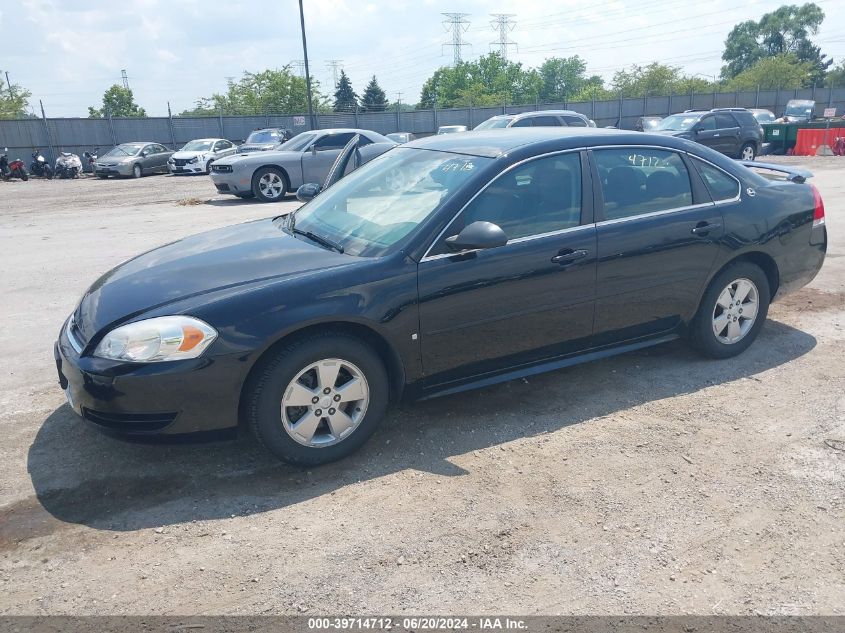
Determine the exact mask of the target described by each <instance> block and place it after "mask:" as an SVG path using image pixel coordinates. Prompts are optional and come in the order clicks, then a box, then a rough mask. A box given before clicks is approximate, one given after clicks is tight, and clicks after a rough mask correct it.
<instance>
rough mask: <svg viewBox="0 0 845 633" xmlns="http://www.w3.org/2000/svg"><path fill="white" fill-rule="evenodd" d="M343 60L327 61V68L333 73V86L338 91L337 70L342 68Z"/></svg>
mask: <svg viewBox="0 0 845 633" xmlns="http://www.w3.org/2000/svg"><path fill="white" fill-rule="evenodd" d="M342 65H343V60H342V59H327V60H326V66H328V67H329V68H330V69H331V71H332V85H333V86H334V89H335V90H337V69H338V67H342Z"/></svg>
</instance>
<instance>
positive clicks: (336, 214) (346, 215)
mask: <svg viewBox="0 0 845 633" xmlns="http://www.w3.org/2000/svg"><path fill="white" fill-rule="evenodd" d="M491 161H492V159H490V158H480V157H477V156H464V155H460V154H452V153H448V152H433V151H428V150H419V149H412V148H411V149H409V148H402V147H397V148H396V149H392V150H390V151H389V152H386V153H385V154H382V155H381V156H379V157H378V158H376V159H374V160H372V161H370V162H369V163H367V164H366V165H364V166H362V167H360V168H359V169H356V170H355V171H353V172H352V173H351V174H349V175H348V176H345V177H344V178H342V179H341V180H340V181H338V182H337V184H335V185H334V186H332V187H331V188H329V189H327V190H326V191H325V192H324V193H322V194H320V195H319V196H317V197H316V198H315V199H314V200H313V201H311V202H309V203H308V204H307V205H305V206H304V207H302V208H301V209H300V210H299V211H297V212H296V214H295V215H294V216H293V222H294V226H295V228H296V231H297V232H299V231H300V230H301V231H308V232H311V233H314V234H315V235H319V236H321V237H324V238H327V239H329V240H331V241H333V242H336V243H337V244H339V245H341V246H342V247H343V250H344V252H345V253H349V254H350V255H359V256H363V257H377V256H379V255H382V254H383V253H385V252H386V251H387V250H388V249H389V248H390V247H391V246H393V245H394V244H396V243H397V242H398V241H399V240H401V239H402V238H404V237H405V236H406V235H408V234H409V233H410V232H411V231H413V230H414V228H416V227H417V225H419V224H420V222H422V221H423V220H425V219H426V218H427V217H429V216H430V215H431V214H432V213H434V211H435V210H437V209H438V208H440V206H441V205H442V204H443V203H444V202H446V200H448V199H449V198H450V197H451V196H452V195H454V193H455V192H456V191H457V190H458V189H459V188H460V187H461V186H462V185H463V184H464V183H465V182H466V181H467V180H468V179H469V178H470V177H471V176H472V175H473V174H475V173H477V172H478V170H479V169H481V168H482V167H484V166H486V165H488V164H489V163H490V162H491ZM277 222H282V223H283V222H284V218H279V219H278V220H277Z"/></svg>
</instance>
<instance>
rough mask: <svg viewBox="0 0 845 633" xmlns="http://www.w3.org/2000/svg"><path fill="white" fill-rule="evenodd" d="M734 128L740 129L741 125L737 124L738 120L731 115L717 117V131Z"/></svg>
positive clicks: (718, 115)
mask: <svg viewBox="0 0 845 633" xmlns="http://www.w3.org/2000/svg"><path fill="white" fill-rule="evenodd" d="M732 127H739V124H737V122H736V119H734V118H733V117H732V116H731V115H730V114H727V113H725V114H717V115H716V128H717V129H719V130H724V129H726V128H732Z"/></svg>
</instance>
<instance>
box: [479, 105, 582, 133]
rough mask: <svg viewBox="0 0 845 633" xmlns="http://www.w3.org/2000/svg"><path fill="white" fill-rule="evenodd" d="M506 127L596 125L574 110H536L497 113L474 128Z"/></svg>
mask: <svg viewBox="0 0 845 633" xmlns="http://www.w3.org/2000/svg"><path fill="white" fill-rule="evenodd" d="M506 127H596V124H595V122H594V121H593V120H592V119H589V118H587V117H586V116H584V115H583V114H581V113H580V112H575V111H574V110H537V111H535V112H521V113H519V114H497V115H496V116H492V117H490V118H489V119H487V120H486V121H484V122H483V123H479V124H478V125H476V126H475V127H474V128H473V129H474V130H493V129H496V128H506Z"/></svg>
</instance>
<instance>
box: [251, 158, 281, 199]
mask: <svg viewBox="0 0 845 633" xmlns="http://www.w3.org/2000/svg"><path fill="white" fill-rule="evenodd" d="M288 187H289V185H288V179H287V176H285V174H284V172H283V171H281V170H280V169H276V168H275V167H262V168H261V169H259V170H258V171H257V172H255V175H254V176H253V177H252V193H253V194H255V197H256V198H258V199H259V200H261V202H278V201H279V200H281V199H283V198H284V197H285V194H286V193H287V191H288Z"/></svg>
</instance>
